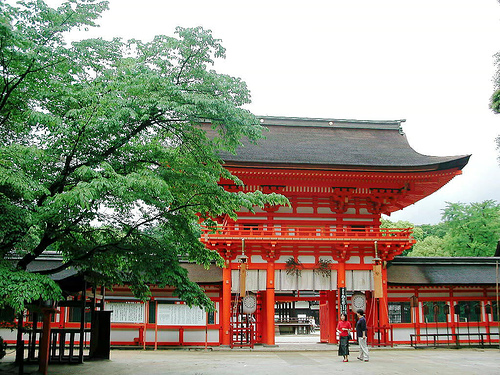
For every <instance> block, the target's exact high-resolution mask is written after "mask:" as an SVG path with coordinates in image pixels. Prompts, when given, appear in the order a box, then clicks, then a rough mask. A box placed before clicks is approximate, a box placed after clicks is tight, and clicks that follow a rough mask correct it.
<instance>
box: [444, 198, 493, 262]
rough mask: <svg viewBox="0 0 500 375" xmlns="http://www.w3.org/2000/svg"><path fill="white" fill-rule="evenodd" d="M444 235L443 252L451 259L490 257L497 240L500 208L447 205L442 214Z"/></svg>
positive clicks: (490, 203)
mask: <svg viewBox="0 0 500 375" xmlns="http://www.w3.org/2000/svg"><path fill="white" fill-rule="evenodd" d="M443 222H444V223H445V225H446V228H447V233H446V235H445V236H444V238H443V239H444V241H445V244H444V249H445V250H446V251H447V252H449V253H450V254H451V255H452V256H473V257H477V256H493V255H494V253H495V249H496V246H497V242H498V240H499V239H500V205H499V204H498V203H497V202H495V201H493V200H486V201H484V202H479V203H470V204H465V203H447V206H446V208H445V209H444V211H443Z"/></svg>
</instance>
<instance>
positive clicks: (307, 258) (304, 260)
mask: <svg viewBox="0 0 500 375" xmlns="http://www.w3.org/2000/svg"><path fill="white" fill-rule="evenodd" d="M299 262H301V263H302V264H307V263H311V264H314V263H316V257H314V256H312V255H302V256H299Z"/></svg>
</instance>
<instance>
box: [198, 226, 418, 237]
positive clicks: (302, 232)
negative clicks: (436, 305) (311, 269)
mask: <svg viewBox="0 0 500 375" xmlns="http://www.w3.org/2000/svg"><path fill="white" fill-rule="evenodd" d="M412 232H413V231H412V228H377V229H374V228H340V229H339V228H331V227H318V228H309V227H306V228H305V227H294V226H284V225H281V226H266V225H261V224H259V225H256V226H245V225H231V226H225V227H223V228H219V229H218V230H217V231H216V232H210V231H209V230H208V229H205V230H204V235H203V237H204V239H208V238H246V239H252V238H280V239H298V238H307V239H318V240H320V239H325V240H330V239H339V238H349V239H360V240H363V239H382V240H386V241H393V240H399V241H401V240H408V239H410V237H411V234H412Z"/></svg>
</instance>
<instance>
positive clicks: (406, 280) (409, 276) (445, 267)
mask: <svg viewBox="0 0 500 375" xmlns="http://www.w3.org/2000/svg"><path fill="white" fill-rule="evenodd" d="M499 260H500V258H498V257H496V258H495V257H491V258H483V257H473V258H472V257H452V258H446V257H426V258H418V257H415V258H413V257H404V256H397V257H395V258H394V260H392V261H390V262H389V263H388V267H387V279H388V283H389V284H390V285H422V286H425V285H484V284H487V285H494V284H495V282H496V262H498V261H499Z"/></svg>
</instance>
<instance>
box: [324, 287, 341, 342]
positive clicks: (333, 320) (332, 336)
mask: <svg viewBox="0 0 500 375" xmlns="http://www.w3.org/2000/svg"><path fill="white" fill-rule="evenodd" d="M335 294H336V291H335V290H329V291H328V292H327V293H326V300H327V303H328V341H327V342H328V344H336V343H337V335H336V330H337V319H338V317H337V308H336V307H337V303H336V295H335Z"/></svg>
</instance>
